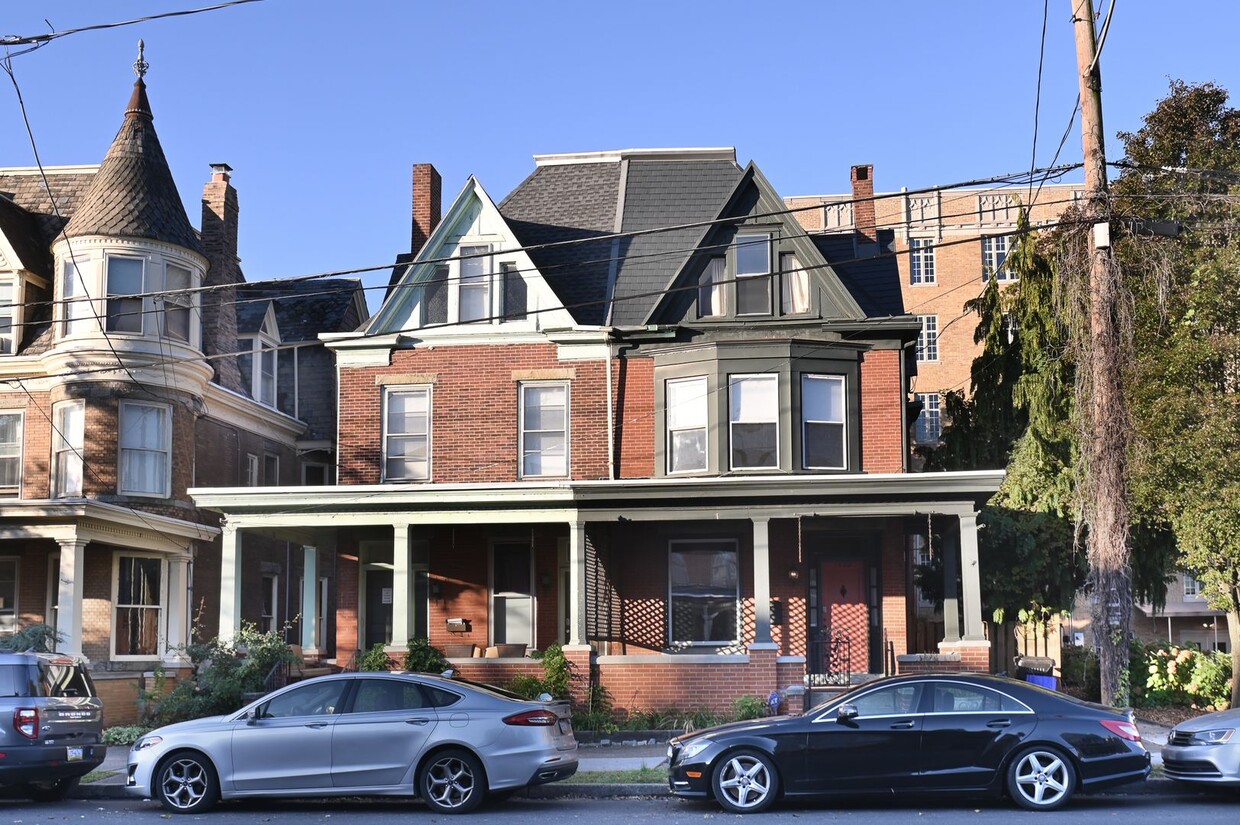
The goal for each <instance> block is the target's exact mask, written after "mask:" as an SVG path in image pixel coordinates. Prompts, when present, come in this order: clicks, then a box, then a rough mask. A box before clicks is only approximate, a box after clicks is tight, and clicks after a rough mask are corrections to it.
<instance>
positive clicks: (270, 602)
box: [258, 575, 280, 633]
mask: <svg viewBox="0 0 1240 825" xmlns="http://www.w3.org/2000/svg"><path fill="white" fill-rule="evenodd" d="M262 591H263V594H262V595H263V612H262V613H261V614H260V615H259V619H258V628H259V630H261V631H262V632H263V633H273V632H275V629H276V606H277V605H278V604H279V603H280V577H279V576H276V575H268V576H263V584H262Z"/></svg>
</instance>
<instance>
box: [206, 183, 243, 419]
mask: <svg viewBox="0 0 1240 825" xmlns="http://www.w3.org/2000/svg"><path fill="white" fill-rule="evenodd" d="M231 178H232V167H231V166H229V165H228V164H227V163H213V164H211V180H210V181H208V182H207V185H206V186H205V187H203V190H202V246H203V251H204V252H205V253H206V256H207V260H208V261H209V262H210V263H209V265H208V267H207V275H206V279H205V282H204V286H209V287H221V288H219V289H211V290H207V291H205V292H203V293H202V351H203V354H205V355H207V356H208V357H210V356H217V357H214V358H212V359H211V362H210V363H211V366H212V367H213V368H214V369H215V383H217V384H219V385H220V386H222V387H225V388H226V389H230V390H232V391H234V392H239V393H243V394H244V393H245V392H246V390H245V388H244V387H243V386H242V383H241V371H240V370H239V369H238V368H237V357H236V356H235V355H223V353H232V352H236V351H237V290H236V285H237V284H239V283H241V282H242V281H243V278H242V277H241V265H240V262H239V260H238V258H237V213H238V211H239V210H238V207H237V190H236V189H234V188H233V186H232V183H231V182H230V181H231Z"/></svg>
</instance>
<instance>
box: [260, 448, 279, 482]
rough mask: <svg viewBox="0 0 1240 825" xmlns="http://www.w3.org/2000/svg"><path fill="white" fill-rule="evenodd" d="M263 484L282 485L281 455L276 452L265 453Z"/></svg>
mask: <svg viewBox="0 0 1240 825" xmlns="http://www.w3.org/2000/svg"><path fill="white" fill-rule="evenodd" d="M263 486H264V487H279V486H280V456H278V455H277V454H275V453H263Z"/></svg>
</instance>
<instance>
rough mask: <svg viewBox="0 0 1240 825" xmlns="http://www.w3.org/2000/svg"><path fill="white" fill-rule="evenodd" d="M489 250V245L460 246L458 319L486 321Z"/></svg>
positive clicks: (488, 291) (487, 313) (488, 296)
mask: <svg viewBox="0 0 1240 825" xmlns="http://www.w3.org/2000/svg"><path fill="white" fill-rule="evenodd" d="M490 251H491V247H489V246H462V247H461V261H460V265H461V278H460V299H459V300H460V321H461V323H462V324H467V323H471V322H474V321H486V320H488V319H489V318H490V315H491V256H490V255H488V254H487V253H488V252H490Z"/></svg>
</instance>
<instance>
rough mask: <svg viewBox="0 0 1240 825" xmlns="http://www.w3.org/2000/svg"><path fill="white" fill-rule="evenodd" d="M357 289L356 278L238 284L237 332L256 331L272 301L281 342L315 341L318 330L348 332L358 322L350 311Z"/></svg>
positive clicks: (359, 319) (352, 311) (352, 308)
mask: <svg viewBox="0 0 1240 825" xmlns="http://www.w3.org/2000/svg"><path fill="white" fill-rule="evenodd" d="M361 288H362V282H361V281H359V280H357V279H356V278H331V279H326V280H321V281H291V282H288V281H283V282H282V281H268V282H265V283H261V284H238V285H237V332H239V333H242V334H252V333H255V332H257V331H258V330H259V328H260V327H261V326H262V323H263V318H264V316H265V315H266V313H267V305H268V304H269V303H272V302H274V303H275V308H276V323H277V324H278V325H279V327H280V339H281V340H282V341H284V342H285V343H291V342H296V341H316V340H318V336H319V333H320V332H352V331H353V330H354V329H356V328H357V326H358V325H359V324H360V323H361V321H362V319H361V318H358V317H357V313H356V312H355V310H354V307H355V304H354V294H355V293H356V292H357V291H358V290H360V289H361Z"/></svg>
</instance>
